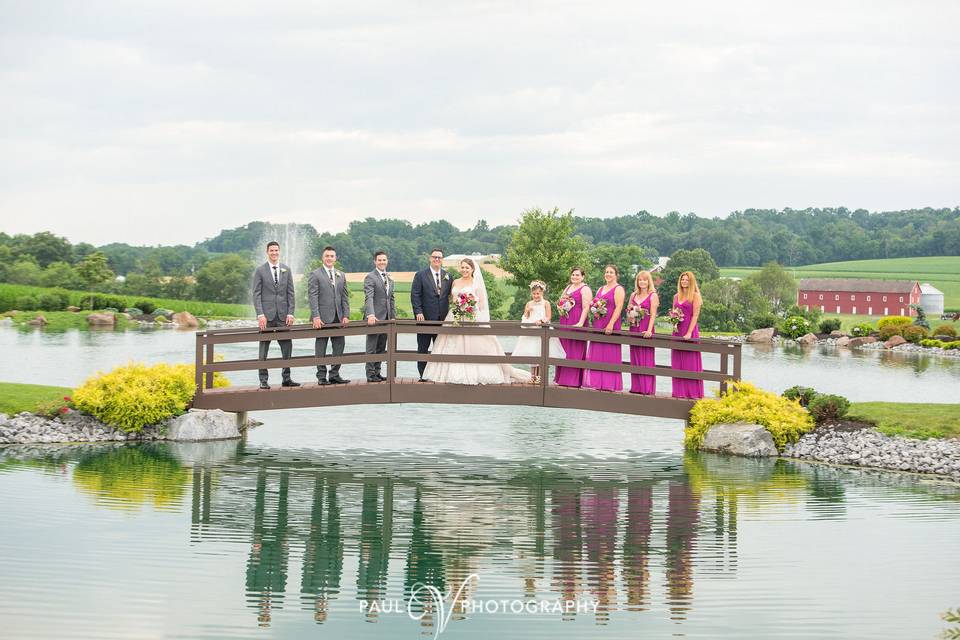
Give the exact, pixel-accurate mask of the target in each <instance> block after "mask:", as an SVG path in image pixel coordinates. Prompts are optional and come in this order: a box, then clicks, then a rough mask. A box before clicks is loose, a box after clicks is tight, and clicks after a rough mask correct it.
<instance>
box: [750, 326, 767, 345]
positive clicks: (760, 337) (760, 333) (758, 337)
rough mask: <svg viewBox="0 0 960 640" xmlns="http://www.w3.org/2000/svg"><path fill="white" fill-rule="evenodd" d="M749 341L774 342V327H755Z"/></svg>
mask: <svg viewBox="0 0 960 640" xmlns="http://www.w3.org/2000/svg"><path fill="white" fill-rule="evenodd" d="M747 342H773V327H769V328H767V329H754V330H753V331H751V332H750V335H749V336H747Z"/></svg>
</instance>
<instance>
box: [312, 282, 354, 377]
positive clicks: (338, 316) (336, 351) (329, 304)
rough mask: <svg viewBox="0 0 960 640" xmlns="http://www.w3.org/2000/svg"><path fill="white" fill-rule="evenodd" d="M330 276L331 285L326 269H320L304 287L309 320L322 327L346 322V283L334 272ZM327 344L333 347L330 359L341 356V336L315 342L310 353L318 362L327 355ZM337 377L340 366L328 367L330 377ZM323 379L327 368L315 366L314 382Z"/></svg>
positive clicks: (348, 304)
mask: <svg viewBox="0 0 960 640" xmlns="http://www.w3.org/2000/svg"><path fill="white" fill-rule="evenodd" d="M333 273H334V280H335V282H334V283H333V284H331V283H330V276H329V275H328V274H327V268H326V267H320V268H319V269H316V270H314V271H313V272H312V273H311V274H310V278H309V280H308V285H307V286H308V289H307V291H308V293H309V296H310V319H311V320H313V319H314V318H320V320H322V321H323V324H335V323H339V322H341V321H342V320H343V319H344V318H347V319H349V318H350V291H349V290H348V289H347V279H346V278H345V277H344V275H343V272H342V271H337V270H336V269H334V270H333ZM328 340H329V341H330V342H332V343H333V348H332V351H333V355H335V356H339V355H342V354H343V346H344V338H343V336H338V337H335V338H317V341H316V343H315V344H314V349H313V351H314V353H315V354H316V355H317V357H318V358H321V357H323V356H325V355H326V354H327V341H328ZM339 375H340V365H339V364H335V365H332V366H331V367H330V377H336V376H339ZM326 376H327V365H324V364H318V365H317V379H318V380H322V379H323V378H325V377H326Z"/></svg>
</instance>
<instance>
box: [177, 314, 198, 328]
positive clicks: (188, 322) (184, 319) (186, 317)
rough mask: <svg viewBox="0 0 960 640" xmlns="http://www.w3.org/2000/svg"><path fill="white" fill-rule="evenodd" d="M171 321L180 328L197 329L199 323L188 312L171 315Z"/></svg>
mask: <svg viewBox="0 0 960 640" xmlns="http://www.w3.org/2000/svg"><path fill="white" fill-rule="evenodd" d="M172 320H173V321H174V323H176V324H177V326H180V327H199V326H200V323H199V322H197V319H196V318H195V317H194V316H193V314H192V313H190V312H189V311H181V312H180V313H175V314H173V318H172Z"/></svg>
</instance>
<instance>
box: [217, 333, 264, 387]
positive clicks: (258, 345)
mask: <svg viewBox="0 0 960 640" xmlns="http://www.w3.org/2000/svg"><path fill="white" fill-rule="evenodd" d="M257 346H259V345H257ZM206 363H207V364H213V343H212V342H208V343H207V362H206ZM206 387H207V389H213V371H211V372H209V373H208V374H207V376H206Z"/></svg>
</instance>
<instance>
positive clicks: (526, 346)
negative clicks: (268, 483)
mask: <svg viewBox="0 0 960 640" xmlns="http://www.w3.org/2000/svg"><path fill="white" fill-rule="evenodd" d="M546 290H547V285H546V284H545V283H544V282H543V281H541V280H534V281H533V282H531V283H530V301H529V302H527V304H526V306H524V308H523V318H522V319H521V320H520V322H521V323H523V324H532V325H537V326H539V325H541V324H544V323H549V322H550V318H551V317H552V316H553V310H552V307H551V306H550V301H549V300H547V299H546V298H545V297H544V295H543V294H544V292H546ZM541 344H542V343H541V339H540V336H536V337H534V336H520V337H519V338H517V346H516V347H514V349H513V353H512V354H510V355H514V356H525V357H535V358H539V357H540V356H541V355H542V352H541V349H540V347H541ZM549 344H550V357H551V358H563V357H565V356H564V352H563V348H562V347H561V346H560V341H559V340H557V339H556V338H550V342H549ZM530 373H531V374H532V375H533V378H534V382H538V378H539V375H540V367H539V366H537V365H532V366H531V367H530Z"/></svg>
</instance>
